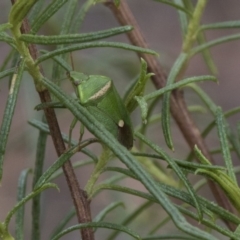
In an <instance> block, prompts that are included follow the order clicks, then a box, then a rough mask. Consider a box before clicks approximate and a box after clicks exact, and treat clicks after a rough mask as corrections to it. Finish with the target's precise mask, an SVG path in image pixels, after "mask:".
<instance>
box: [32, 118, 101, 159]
mask: <svg viewBox="0 0 240 240" xmlns="http://www.w3.org/2000/svg"><path fill="white" fill-rule="evenodd" d="M28 123H29V124H30V125H31V126H33V127H35V128H37V129H39V130H41V131H43V132H45V133H47V134H48V135H50V130H49V127H48V125H47V124H44V123H42V122H40V121H38V120H31V121H28ZM61 134H62V138H63V141H64V142H65V143H69V137H68V136H67V135H66V134H64V133H61ZM77 144H78V141H74V140H72V141H71V145H72V146H73V145H77ZM81 152H82V153H84V154H85V155H87V156H89V157H90V158H91V159H92V160H93V161H94V162H95V163H96V162H97V161H98V159H97V156H96V155H95V154H93V153H92V152H91V151H90V150H88V149H87V148H82V149H81Z"/></svg>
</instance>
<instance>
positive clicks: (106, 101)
mask: <svg viewBox="0 0 240 240" xmlns="http://www.w3.org/2000/svg"><path fill="white" fill-rule="evenodd" d="M78 74H79V73H78ZM78 76H79V75H78ZM74 80H75V82H76V76H75V77H74ZM78 80H79V82H78V86H77V87H78V94H79V98H80V103H81V104H82V105H83V106H85V107H86V108H87V109H88V110H89V112H91V114H92V115H93V116H94V117H95V118H96V119H97V120H98V121H99V122H101V123H102V124H103V125H104V126H105V128H106V129H107V130H108V131H109V132H111V133H112V134H113V135H114V136H115V137H116V138H117V139H118V141H119V142H120V143H121V144H122V145H124V146H125V147H126V148H128V149H130V148H132V146H133V130H132V123H131V120H130V117H129V113H128V111H127V109H126V107H125V105H124V103H123V101H122V99H121V97H120V96H119V94H118V92H117V90H116V89H115V87H114V85H113V82H112V80H111V79H110V78H108V77H104V76H97V75H90V76H86V75H84V74H81V77H80V79H79V78H78Z"/></svg>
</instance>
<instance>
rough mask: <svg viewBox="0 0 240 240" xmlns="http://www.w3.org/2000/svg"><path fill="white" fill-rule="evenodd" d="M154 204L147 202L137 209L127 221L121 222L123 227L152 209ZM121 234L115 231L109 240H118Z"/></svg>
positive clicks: (127, 217)
mask: <svg viewBox="0 0 240 240" xmlns="http://www.w3.org/2000/svg"><path fill="white" fill-rule="evenodd" d="M152 204H153V202H150V201H147V202H146V203H144V204H141V205H140V206H139V207H138V208H137V209H135V210H134V211H133V212H132V213H131V214H130V215H128V216H126V217H125V219H124V220H123V221H122V222H121V225H123V226H126V225H128V224H129V223H130V222H132V221H133V220H134V219H135V218H137V217H138V216H139V215H140V214H141V213H142V212H143V211H144V210H145V209H146V208H148V207H150V206H151V205H152ZM118 234H120V232H119V231H113V233H112V234H111V235H110V236H109V237H108V238H107V240H113V239H116V237H117V235H118Z"/></svg>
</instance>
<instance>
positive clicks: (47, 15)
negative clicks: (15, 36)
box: [31, 0, 68, 34]
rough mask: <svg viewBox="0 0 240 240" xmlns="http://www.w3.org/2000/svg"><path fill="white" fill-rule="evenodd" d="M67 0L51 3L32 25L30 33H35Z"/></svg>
mask: <svg viewBox="0 0 240 240" xmlns="http://www.w3.org/2000/svg"><path fill="white" fill-rule="evenodd" d="M67 1H68V0H58V1H52V2H51V3H50V4H49V5H48V6H47V7H46V8H45V9H44V10H43V11H42V12H41V14H39V16H38V17H37V18H35V20H34V22H33V23H32V28H31V32H32V33H33V34H35V33H37V32H38V30H39V29H40V28H41V27H42V25H43V24H44V23H45V22H46V21H47V20H48V19H49V18H50V17H52V16H53V15H54V13H56V12H57V11H58V10H59V9H60V8H61V7H62V6H63V5H64V4H65V3H66V2H67Z"/></svg>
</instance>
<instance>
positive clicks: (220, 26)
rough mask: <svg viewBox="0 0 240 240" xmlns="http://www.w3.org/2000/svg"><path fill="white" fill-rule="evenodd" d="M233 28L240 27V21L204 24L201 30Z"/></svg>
mask: <svg viewBox="0 0 240 240" xmlns="http://www.w3.org/2000/svg"><path fill="white" fill-rule="evenodd" d="M231 28H240V21H227V22H217V23H210V24H206V25H202V26H201V28H200V30H201V31H205V30H215V29H231Z"/></svg>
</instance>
